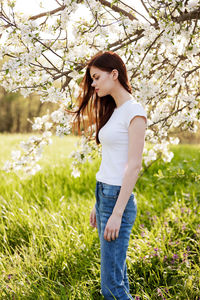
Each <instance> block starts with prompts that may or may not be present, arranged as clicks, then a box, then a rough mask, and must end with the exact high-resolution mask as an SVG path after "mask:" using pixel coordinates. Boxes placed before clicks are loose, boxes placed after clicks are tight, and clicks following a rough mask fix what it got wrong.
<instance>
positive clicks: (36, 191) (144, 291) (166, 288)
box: [0, 135, 200, 300]
mask: <svg viewBox="0 0 200 300" xmlns="http://www.w3.org/2000/svg"><path fill="white" fill-rule="evenodd" d="M26 137H28V135H27V136H24V135H23V136H22V135H0V166H2V165H3V162H4V161H5V160H6V159H8V158H9V155H10V151H11V150H14V149H15V147H16V145H18V143H19V141H20V140H22V139H23V140H24V139H26ZM76 140H77V139H76V138H74V137H65V138H63V139H60V138H58V137H54V143H53V144H52V145H51V146H49V147H48V148H46V149H45V154H44V160H43V162H42V166H43V169H42V171H40V172H39V173H37V174H36V175H35V176H34V177H32V178H28V179H26V180H23V181H22V180H20V179H19V178H18V177H17V176H16V175H15V174H6V173H5V172H3V171H1V173H0V180H1V181H0V182H1V183H0V213H1V218H0V299H70V300H72V299H76V300H78V299H83V300H84V299H85V300H89V299H93V300H98V299H103V297H102V296H101V295H100V292H99V291H100V253H99V247H100V245H99V240H98V234H97V231H96V229H94V228H92V227H90V225H89V215H90V211H91V209H92V207H93V205H94V203H95V197H94V189H95V173H96V171H97V170H98V167H99V163H100V161H99V160H97V161H95V162H93V163H92V164H90V165H85V166H83V169H82V175H81V177H80V178H73V177H71V171H70V161H69V158H68V155H69V153H70V152H71V151H72V149H74V143H75V142H76ZM172 151H173V152H174V154H175V156H174V158H173V160H172V162H171V163H168V164H164V163H156V164H154V165H152V166H151V167H150V168H149V169H148V170H147V171H146V172H145V173H144V175H143V176H142V177H141V178H140V180H139V181H138V182H137V185H136V187H135V189H134V192H135V196H136V198H137V203H138V215H137V219H136V223H135V225H134V227H133V230H132V234H131V239H130V246H129V249H128V257H127V263H128V272H129V279H130V288H131V293H132V294H133V295H134V296H135V298H136V300H138V299H140V300H141V299H149V300H154V299H178V300H182V299H183V300H199V299H200V256H199V253H200V252H199V246H200V244H199V240H200V221H199V220H200V218H199V212H200V209H199V203H200V188H199V186H200V184H199V183H200V171H199V169H200V168H199V166H200V147H199V146H197V145H196V146H190V145H177V146H173V147H172Z"/></svg>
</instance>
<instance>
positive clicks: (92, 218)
mask: <svg viewBox="0 0 200 300" xmlns="http://www.w3.org/2000/svg"><path fill="white" fill-rule="evenodd" d="M90 225H91V226H92V227H96V228H97V221H96V208H95V206H94V207H93V209H92V211H91V213H90Z"/></svg>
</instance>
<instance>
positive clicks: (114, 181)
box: [96, 99, 147, 186]
mask: <svg viewBox="0 0 200 300" xmlns="http://www.w3.org/2000/svg"><path fill="white" fill-rule="evenodd" d="M135 116H144V117H145V118H147V115H146V112H145V110H144V108H143V107H142V105H141V104H140V103H138V102H136V101H135V100H134V99H131V100H128V101H126V102H125V103H123V104H122V105H120V106H119V107H118V108H115V109H114V111H113V113H112V115H111V117H110V119H109V120H108V121H107V123H106V124H105V125H104V126H103V127H102V128H101V129H100V131H99V140H100V142H101V145H102V161H101V165H100V169H99V171H98V172H97V174H96V179H97V180H98V181H101V182H104V183H107V184H111V185H120V186H121V185H122V180H123V176H124V171H125V167H126V164H127V161H128V127H129V124H130V121H131V120H132V119H133V118H134V117H135Z"/></svg>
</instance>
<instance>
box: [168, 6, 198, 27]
mask: <svg viewBox="0 0 200 300" xmlns="http://www.w3.org/2000/svg"><path fill="white" fill-rule="evenodd" d="M194 19H196V20H200V7H199V8H197V9H195V10H193V11H190V12H187V13H184V14H182V15H180V16H179V17H172V20H173V21H175V22H178V23H180V22H184V21H189V20H194Z"/></svg>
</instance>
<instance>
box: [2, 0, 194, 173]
mask: <svg viewBox="0 0 200 300" xmlns="http://www.w3.org/2000/svg"><path fill="white" fill-rule="evenodd" d="M55 2H56V3H57V6H58V7H57V8H56V9H54V10H50V11H49V10H47V11H46V12H43V13H38V14H37V15H34V16H29V17H26V16H24V15H23V14H20V13H18V12H16V10H15V2H14V1H13V0H7V1H6V0H5V1H3V2H1V10H0V37H1V38H0V44H1V48H0V54H1V57H2V62H3V65H2V69H1V71H0V84H1V86H3V87H4V89H5V90H6V91H7V92H14V91H20V92H21V94H22V95H23V96H24V97H25V96H27V95H29V94H31V93H33V92H34V93H37V94H38V95H40V100H41V102H54V103H58V104H59V109H58V110H57V111H55V112H54V113H52V114H50V115H49V114H47V115H45V116H43V117H42V118H38V117H37V118H35V119H34V120H32V122H33V124H32V127H33V130H37V131H39V132H40V133H41V139H36V138H32V139H31V138H30V139H29V140H28V141H27V142H24V143H21V146H22V150H23V151H22V152H20V153H19V152H16V153H13V154H12V158H13V162H11V161H9V162H7V163H6V165H5V170H6V171H10V170H16V171H17V170H19V169H23V170H25V171H26V172H27V173H30V174H34V173H35V172H36V171H37V170H39V165H38V160H39V159H40V158H41V153H42V148H43V145H46V144H49V143H50V142H51V131H52V129H53V130H55V131H56V134H57V135H60V136H63V135H66V134H69V133H70V132H71V122H72V119H71V116H70V115H69V114H67V113H66V108H67V109H74V108H75V106H76V103H75V99H76V97H77V95H78V93H79V84H80V82H81V80H82V78H83V74H84V71H85V66H86V64H87V61H88V59H89V58H90V57H91V56H92V55H94V54H95V53H96V52H97V51H100V50H112V51H116V52H117V53H118V54H119V55H120V56H121V57H122V58H123V60H124V62H125V64H126V66H127V70H128V75H129V78H130V81H131V85H132V88H133V96H134V97H135V99H136V100H137V101H139V102H140V103H141V104H142V105H144V106H145V108H146V110H147V113H148V128H147V131H146V141H147V142H149V143H151V144H152V145H153V147H152V148H151V149H147V148H145V151H144V164H145V165H146V167H148V166H149V165H150V164H152V162H153V161H155V160H157V159H158V158H161V159H163V160H164V161H170V160H171V159H172V157H173V153H171V152H170V151H169V145H170V144H173V143H175V144H176V143H178V142H179V140H178V138H172V137H171V136H170V134H171V132H173V131H174V130H176V128H181V129H182V130H189V131H193V132H195V131H196V130H197V124H198V122H199V120H200V112H199V99H200V90H199V74H200V73H199V69H200V51H199V47H198V45H199V28H200V26H199V19H200V1H197V0H189V1H177V0H170V1H162V0H159V1H155V0H154V1H153V0H148V1H144V0H141V1H140V3H141V5H142V7H143V8H144V10H143V11H141V10H138V8H137V6H136V7H135V6H133V4H132V3H131V4H130V3H128V2H125V0H124V1H121V0H114V1H108V0H96V1H95V0H90V1H88V0H62V1H61V0H60V1H57V0H55ZM80 11H81V12H82V13H81V14H80ZM83 14H84V15H87V18H85V17H82V15H83ZM94 130H95V128H94ZM25 143H26V144H25ZM80 143H81V144H80V149H79V150H77V151H76V152H74V153H73V154H72V157H73V158H74V162H73V163H72V166H73V174H74V175H75V176H77V174H79V170H78V167H79V165H81V164H82V163H83V162H85V161H86V160H87V159H92V158H93V157H94V155H92V156H91V153H94V151H95V149H96V151H97V153H99V148H97V147H96V146H95V143H94V142H92V141H89V140H88V139H87V138H86V137H83V140H82V141H81V142H80ZM37 149H38V150H37ZM34 166H37V167H34ZM34 168H35V169H34Z"/></svg>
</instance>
